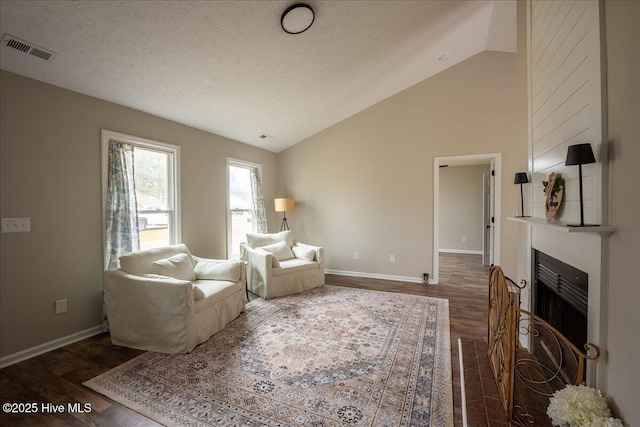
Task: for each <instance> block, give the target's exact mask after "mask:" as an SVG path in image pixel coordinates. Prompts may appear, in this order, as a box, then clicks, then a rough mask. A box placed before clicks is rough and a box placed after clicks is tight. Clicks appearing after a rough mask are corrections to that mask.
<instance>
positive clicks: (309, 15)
mask: <svg viewBox="0 0 640 427" xmlns="http://www.w3.org/2000/svg"><path fill="white" fill-rule="evenodd" d="M314 19H315V14H314V13H313V9H312V8H311V6H309V5H308V4H305V3H296V4H294V5H292V6H289V7H288V8H287V10H285V11H284V13H283V14H282V18H280V25H282V29H283V30H284V31H285V32H287V33H289V34H300V33H303V32H305V31H307V30H308V29H309V27H311V24H313V20H314Z"/></svg>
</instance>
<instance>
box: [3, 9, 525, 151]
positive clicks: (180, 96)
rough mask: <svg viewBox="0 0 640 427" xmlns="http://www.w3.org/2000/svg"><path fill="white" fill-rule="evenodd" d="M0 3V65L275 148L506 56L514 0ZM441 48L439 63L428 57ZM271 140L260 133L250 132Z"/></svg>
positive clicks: (512, 40) (511, 41)
mask: <svg viewBox="0 0 640 427" xmlns="http://www.w3.org/2000/svg"><path fill="white" fill-rule="evenodd" d="M292 3H293V2H292V1H203V2H195V1H73V2H70V1H7V0H2V1H0V32H1V33H3V34H4V33H8V34H11V35H13V36H15V37H18V38H21V39H23V40H26V41H28V42H30V43H33V44H35V45H38V46H39V47H42V48H46V49H48V50H51V51H53V52H55V53H56V55H55V57H54V59H53V60H50V61H43V60H41V59H38V58H35V57H32V56H29V55H24V54H21V53H19V52H18V51H16V50H14V49H11V48H7V47H5V46H4V45H3V46H2V47H1V48H0V67H1V68H2V69H5V70H7V71H11V72H14V73H18V74H22V75H25V76H27V77H31V78H34V79H37V80H41V81H43V82H47V83H51V84H53V85H56V86H61V87H63V88H67V89H71V90H74V91H77V92H81V93H84V94H87V95H91V96H95V97H97V98H101V99H105V100H108V101H112V102H115V103H118V104H121V105H125V106H128V107H132V108H135V109H138V110H142V111H145V112H148V113H151V114H154V115H157V116H160V117H164V118H167V119H170V120H174V121H176V122H179V123H183V124H186V125H189V126H193V127H195V128H199V129H203V130H206V131H209V132H213V133H216V134H219V135H222V136H225V137H228V138H232V139H236V140H238V141H242V142H245V143H248V144H251V145H255V146H258V147H262V148H265V149H267V150H270V151H274V152H279V151H281V150H283V149H285V148H287V147H289V146H291V145H293V144H296V143H298V142H300V141H302V140H304V139H305V138H308V137H309V136H311V135H313V134H315V133H317V132H319V131H321V130H323V129H326V128H327V127H329V126H331V125H333V124H335V123H337V122H339V121H341V120H344V119H346V118H347V117H349V116H352V115H353V114H355V113H357V112H359V111H362V110H364V109H365V108H367V107H369V106H371V105H373V104H375V103H377V102H379V101H381V100H383V99H385V98H387V97H389V96H391V95H394V94H396V93H398V92H400V91H401V90H403V89H406V88H408V87H409V86H412V85H414V84H416V83H418V82H420V81H422V80H424V79H425V78H427V77H430V76H432V75H434V74H436V73H438V72H440V71H442V70H443V69H445V68H447V67H450V66H452V65H455V64H456V63H458V62H460V61H463V60H464V59H467V58H468V57H470V56H472V55H475V54H477V53H479V52H481V51H483V50H501V51H510V52H514V51H515V1H512V0H509V1H496V2H493V1H454V0H450V1H449V0H447V1H318V0H312V1H309V2H308V3H309V4H310V5H311V6H312V7H313V8H314V10H315V14H316V18H315V22H314V24H313V26H312V27H311V28H310V29H309V30H308V31H307V32H305V33H302V34H298V35H290V34H286V33H285V32H284V31H282V29H281V28H280V15H281V14H282V12H283V11H284V10H285V9H286V8H287V6H289V5H290V4H292ZM445 52H450V56H449V58H448V59H447V60H445V61H438V58H439V57H441V56H442V55H443V53H445ZM262 134H268V135H271V136H272V137H273V138H268V139H266V140H263V139H261V138H260V135H262Z"/></svg>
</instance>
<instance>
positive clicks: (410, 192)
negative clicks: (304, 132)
mask: <svg viewBox="0 0 640 427" xmlns="http://www.w3.org/2000/svg"><path fill="white" fill-rule="evenodd" d="M8 3H9V2H7V4H8ZM4 4H5V2H3V7H4ZM281 6H282V8H284V7H285V6H286V5H285V4H282V5H281ZM517 8H518V11H517V23H518V27H517V50H516V52H515V53H509V52H497V51H490V50H485V51H482V52H480V53H478V54H475V55H473V56H471V57H470V58H468V59H466V60H464V61H461V62H458V63H456V64H455V65H453V66H451V67H448V68H446V69H445V70H443V71H441V72H439V73H437V74H435V75H433V76H432V77H430V78H427V79H424V80H422V81H420V82H418V83H416V84H414V85H412V86H411V87H408V88H407V89H405V90H403V91H400V92H399V93H397V94H394V95H393V96H390V97H388V98H386V99H384V100H381V101H380V102H377V103H375V104H373V105H371V106H370V107H368V108H366V109H364V110H363V111H360V112H358V113H356V114H354V115H352V116H350V117H348V118H346V119H345V120H342V121H340V122H338V123H336V124H333V125H332V126H329V127H327V128H326V129H323V130H321V131H319V132H317V133H314V134H313V135H311V136H309V137H306V138H304V139H303V140H301V141H299V142H298V143H297V144H295V145H293V146H291V147H289V148H286V149H284V150H282V151H278V152H275V151H272V150H270V149H269V148H268V147H267V148H266V149H265V148H259V147H257V146H255V145H250V144H247V143H243V142H239V141H236V140H234V139H231V138H227V137H223V136H219V135H217V134H214V133H211V132H207V131H203V130H200V129H197V128H195V127H192V126H188V125H185V124H182V123H178V122H176V121H172V120H168V119H166V118H162V117H159V116H158V115H153V114H149V113H146V112H144V111H141V110H138V109H133V108H129V107H125V106H123V105H119V104H118V103H117V102H110V101H109V100H104V99H99V98H96V97H93V96H90V95H91V88H85V90H84V93H80V92H83V91H80V90H77V89H76V90H75V91H74V90H68V89H64V88H62V87H58V86H55V85H50V84H47V83H44V82H42V81H39V79H31V78H28V77H25V76H22V75H19V74H16V73H13V72H10V71H7V70H6V68H5V64H2V71H1V77H0V78H1V80H0V89H1V90H0V102H1V104H0V108H1V110H0V113H1V117H0V118H1V120H0V123H1V128H2V129H1V131H0V132H1V134H0V143H1V149H2V151H1V162H2V169H1V174H2V175H1V188H2V191H1V193H2V196H1V197H2V199H1V201H2V202H1V207H0V209H1V216H2V217H3V218H21V217H29V218H30V220H31V231H30V232H29V233H15V234H2V235H0V244H1V251H2V252H1V266H2V271H1V275H2V276H1V292H2V293H1V304H2V305H1V312H2V314H1V316H2V319H1V322H0V323H1V325H0V326H1V328H2V329H1V334H0V345H1V352H0V357H1V358H2V360H3V362H5V361H8V360H11V358H12V357H13V356H15V355H16V354H20V353H21V352H27V354H34V355H35V354H37V353H38V351H39V350H41V349H42V348H41V347H40V346H43V345H44V346H47V348H48V349H53V348H55V346H57V345H63V344H65V343H66V342H70V341H71V340H73V339H79V338H84V337H87V336H90V335H93V334H97V333H99V332H101V326H100V315H101V311H102V299H103V298H102V294H103V222H102V221H103V220H102V218H103V213H102V203H101V197H102V196H101V192H102V190H101V189H102V176H101V162H102V157H101V156H102V155H101V146H100V138H101V131H102V130H103V129H106V130H110V131H115V132H121V133H124V134H128V135H134V136H137V137H141V138H146V139H150V140H156V141H162V142H167V143H172V144H176V145H179V146H180V148H181V177H180V178H181V191H180V196H181V214H182V241H183V242H184V243H186V244H187V245H188V247H189V249H190V250H191V251H192V252H193V253H194V254H197V255H199V256H203V257H209V258H225V257H226V254H227V227H226V221H227V219H226V218H227V206H226V198H227V187H226V185H227V184H226V161H227V158H228V157H231V158H235V159H242V160H245V161H249V162H253V163H257V164H260V165H261V166H262V177H263V180H262V182H263V194H264V200H265V205H266V211H267V216H268V224H269V231H277V230H278V228H279V226H280V220H281V216H280V214H277V213H276V212H275V210H274V206H273V200H274V199H275V198H276V197H285V196H286V197H292V198H294V199H295V200H296V210H295V212H292V213H290V214H289V215H288V220H289V223H290V227H291V229H292V230H294V232H295V234H296V238H297V239H299V240H301V241H304V242H309V243H314V244H318V245H320V246H323V247H324V248H325V251H326V266H327V269H328V270H333V271H334V272H336V273H340V272H357V273H361V274H362V275H365V276H366V275H369V276H371V277H394V278H405V279H406V278H414V279H421V278H422V274H423V273H425V272H426V273H432V272H433V262H432V260H433V259H434V249H433V240H432V234H433V212H434V206H433V185H434V178H433V175H434V171H433V168H434V162H433V159H434V158H436V157H442V156H458V155H460V156H462V155H470V154H487V153H500V154H501V174H500V177H499V180H500V183H501V204H500V206H499V218H500V237H499V238H500V251H499V253H498V254H497V256H498V259H499V262H497V264H499V265H501V266H502V268H503V269H504V271H505V273H506V274H507V275H508V276H510V277H512V278H514V279H515V278H518V279H520V278H522V277H523V276H522V272H523V271H524V270H526V254H525V252H527V251H528V250H530V248H526V245H525V248H524V250H523V247H522V244H523V231H522V229H521V225H520V224H519V223H517V222H514V221H509V220H507V218H508V217H513V216H514V215H515V212H516V211H517V210H519V205H520V199H519V198H520V193H519V187H518V186H515V185H513V178H512V177H513V176H514V174H515V173H517V172H521V171H527V170H530V158H529V155H530V148H529V144H528V138H529V135H528V127H527V121H528V120H527V116H528V112H527V108H528V107H527V53H526V46H527V30H526V3H524V2H518V3H517ZM2 15H3V18H2V19H3V21H2V23H3V24H2V32H3V33H4V32H5V31H6V32H8V33H11V34H13V33H14V32H16V31H15V30H9V29H8V28H7V29H6V30H5V25H6V24H5V21H4V20H5V17H4V16H5V15H6V14H5V13H3V14H2ZM603 16H604V18H605V20H606V26H605V27H606V45H605V46H606V49H605V52H604V53H605V56H606V58H607V63H606V69H607V76H608V79H607V85H606V91H607V95H608V97H607V98H608V104H607V107H608V114H607V116H608V141H609V142H610V147H611V148H610V156H609V175H608V190H609V194H608V199H607V200H604V201H603V204H604V206H605V209H606V210H608V218H609V220H608V222H609V224H611V225H613V226H615V227H616V232H614V233H613V234H612V235H611V236H610V237H608V238H607V239H606V240H604V241H603V248H605V249H604V250H603V252H604V253H605V255H604V257H605V258H604V259H605V264H606V266H607V268H606V269H604V270H603V272H602V277H603V279H602V280H603V281H604V282H606V283H608V284H609V286H610V288H609V290H608V291H606V292H603V294H602V295H601V301H602V304H603V310H602V311H603V312H606V313H608V316H607V320H606V322H605V326H606V329H607V330H608V332H609V333H608V334H607V337H608V340H607V342H606V343H604V344H606V345H605V346H604V357H603V363H604V365H603V368H602V369H603V371H605V372H606V376H605V378H606V381H604V382H603V383H601V384H599V387H600V388H601V389H602V390H603V392H604V393H605V394H606V395H607V397H609V398H610V399H611V401H612V406H613V408H614V409H615V412H616V413H617V415H618V416H620V417H622V418H623V419H624V420H625V423H626V424H628V425H639V424H640V413H639V409H638V407H637V401H638V398H639V393H640V374H639V372H638V365H637V361H638V360H639V359H640V340H639V338H638V334H637V327H638V325H639V324H640V321H639V318H638V311H637V310H636V306H637V304H638V302H639V301H640V297H639V295H638V292H639V291H638V277H640V276H639V273H640V271H639V270H638V268H639V266H638V265H639V264H638V259H639V254H638V248H639V247H640V241H639V236H638V227H637V224H636V221H637V218H638V216H639V210H638V203H639V201H638V199H639V194H638V191H637V188H638V187H637V185H638V184H640V181H639V179H638V172H637V168H636V167H635V164H636V162H637V159H638V158H639V155H638V122H639V120H638V98H639V96H638V90H639V89H638V49H637V48H638V7H637V5H629V4H627V2H624V1H606V2H604V13H603ZM317 19H318V21H320V17H318V18H317ZM316 24H317V23H316ZM21 30H23V31H24V33H20V34H15V35H16V36H21V37H23V38H25V39H29V34H30V33H29V30H28V29H27V28H23V29H21ZM40 43H42V44H46V40H45V41H42V42H40ZM136 95H137V96H144V94H136ZM184 102H188V100H184ZM167 103H169V102H167ZM335 103H336V105H338V104H339V103H340V100H337V101H335ZM336 108H337V107H336ZM263 131H264V132H267V130H263ZM267 143H268V142H267ZM526 189H527V190H529V188H526ZM525 197H526V201H527V205H526V207H525V210H528V209H527V208H528V207H529V206H530V203H531V197H532V195H531V194H529V193H527V194H525ZM525 240H526V239H525ZM354 252H358V254H359V257H358V259H354V256H353V254H354ZM389 254H394V255H395V262H393V263H391V262H389ZM429 286H437V285H429ZM62 298H65V299H67V300H68V303H69V308H68V311H67V313H65V314H64V315H55V313H54V310H53V303H54V301H56V300H60V299H62ZM599 344H601V345H602V344H603V343H599ZM3 366H4V363H3Z"/></svg>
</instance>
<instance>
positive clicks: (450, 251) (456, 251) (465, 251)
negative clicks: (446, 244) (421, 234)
mask: <svg viewBox="0 0 640 427" xmlns="http://www.w3.org/2000/svg"><path fill="white" fill-rule="evenodd" d="M438 252H444V253H448V254H473V255H482V251H474V250H471V249H438Z"/></svg>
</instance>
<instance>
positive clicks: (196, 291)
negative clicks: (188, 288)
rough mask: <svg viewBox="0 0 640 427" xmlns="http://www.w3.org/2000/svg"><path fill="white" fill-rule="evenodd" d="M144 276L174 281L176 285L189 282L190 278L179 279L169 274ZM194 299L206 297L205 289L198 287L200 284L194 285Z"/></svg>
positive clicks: (169, 281)
mask: <svg viewBox="0 0 640 427" xmlns="http://www.w3.org/2000/svg"><path fill="white" fill-rule="evenodd" d="M144 277H146V278H148V279H155V280H162V281H163V282H168V283H172V284H174V285H181V284H183V283H189V282H190V280H179V279H175V278H173V277H169V276H162V275H160V274H145V275H144ZM193 299H194V300H196V299H204V291H203V290H202V289H200V288H199V287H198V285H193Z"/></svg>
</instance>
